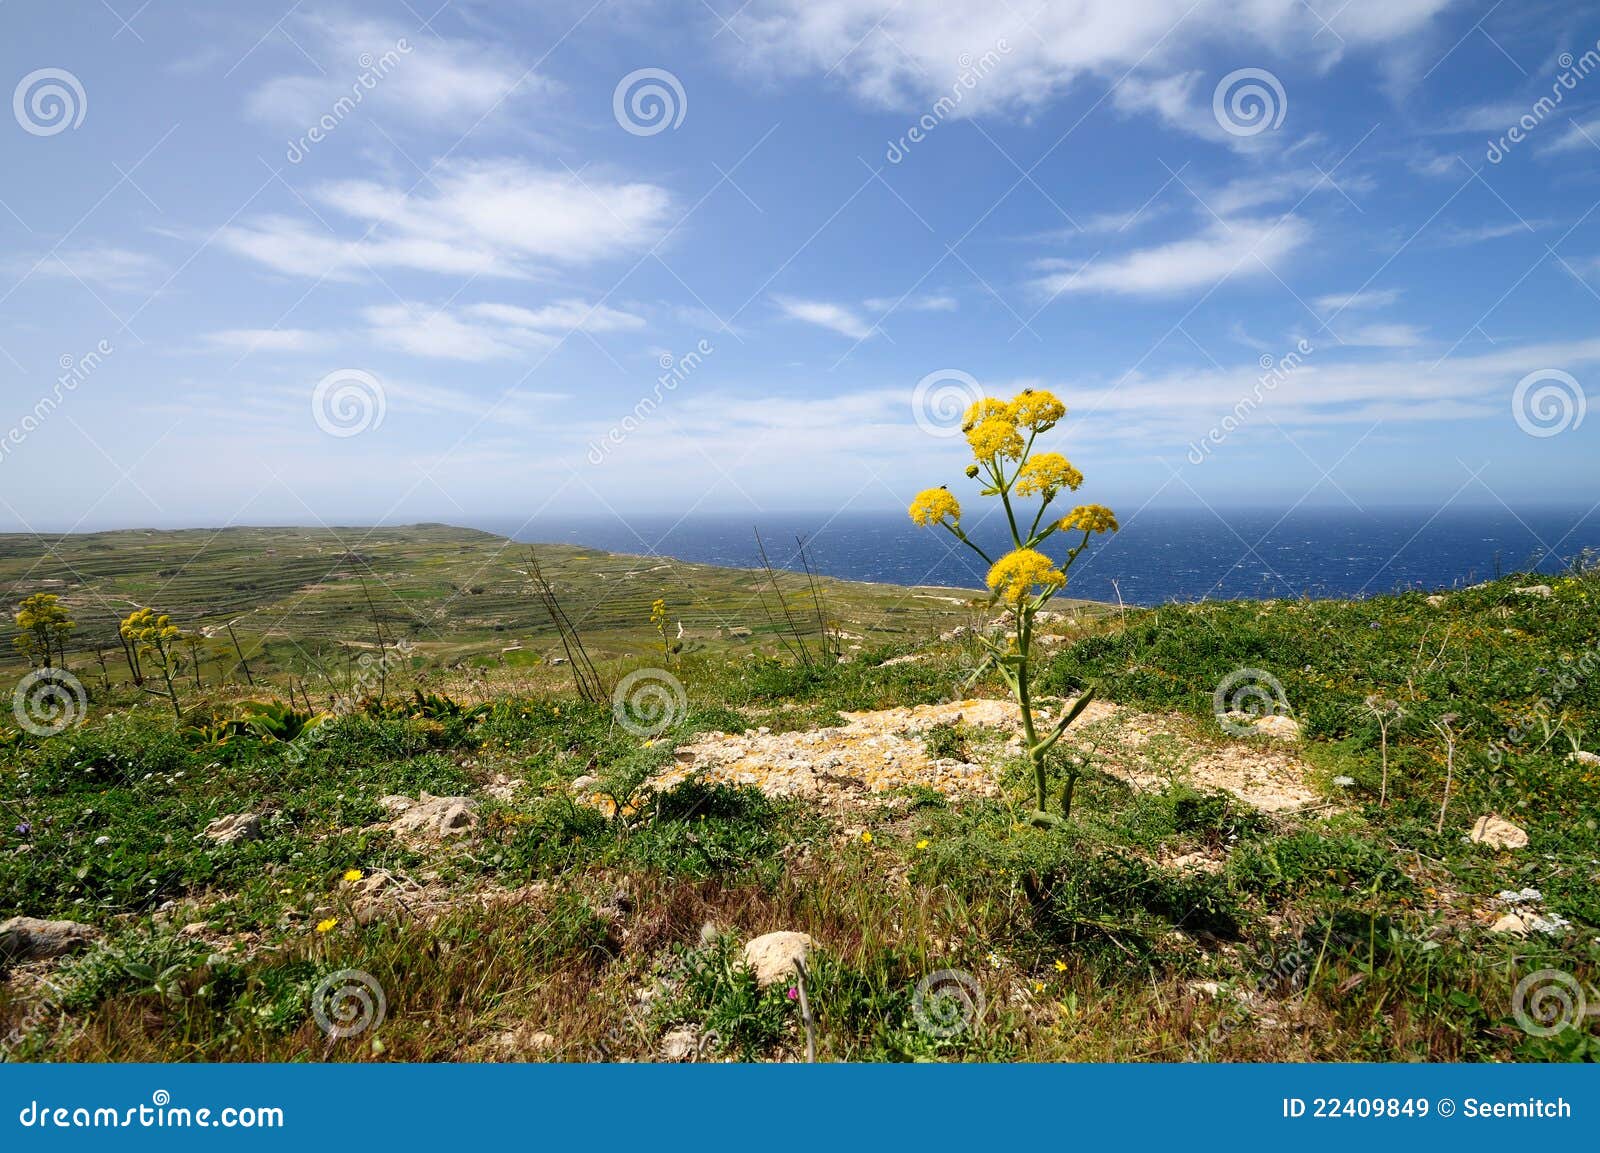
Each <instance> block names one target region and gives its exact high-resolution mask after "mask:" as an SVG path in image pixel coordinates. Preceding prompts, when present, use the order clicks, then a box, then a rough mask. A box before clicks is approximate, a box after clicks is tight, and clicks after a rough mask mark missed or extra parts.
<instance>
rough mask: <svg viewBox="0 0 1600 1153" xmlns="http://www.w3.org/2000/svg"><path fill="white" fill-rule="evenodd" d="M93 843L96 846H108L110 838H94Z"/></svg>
mask: <svg viewBox="0 0 1600 1153" xmlns="http://www.w3.org/2000/svg"><path fill="white" fill-rule="evenodd" d="M94 843H95V844H97V845H109V844H110V843H111V838H110V837H96V838H95V839H94Z"/></svg>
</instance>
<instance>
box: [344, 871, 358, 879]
mask: <svg viewBox="0 0 1600 1153" xmlns="http://www.w3.org/2000/svg"><path fill="white" fill-rule="evenodd" d="M344 879H345V880H347V881H359V880H360V879H361V870H360V869H346V870H345V871H344Z"/></svg>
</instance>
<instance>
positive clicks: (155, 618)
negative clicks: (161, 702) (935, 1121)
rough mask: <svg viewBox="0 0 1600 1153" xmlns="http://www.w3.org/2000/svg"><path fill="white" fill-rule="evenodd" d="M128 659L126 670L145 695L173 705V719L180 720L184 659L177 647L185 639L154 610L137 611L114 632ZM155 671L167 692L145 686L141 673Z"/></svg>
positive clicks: (129, 615) (178, 629)
mask: <svg viewBox="0 0 1600 1153" xmlns="http://www.w3.org/2000/svg"><path fill="white" fill-rule="evenodd" d="M117 635H118V636H119V637H121V638H122V645H123V649H124V651H125V652H126V653H127V656H128V667H129V668H130V669H132V670H133V680H134V683H135V684H136V685H139V686H140V687H141V688H143V689H144V691H145V692H147V693H150V694H151V695H153V696H158V697H166V698H167V700H168V701H170V702H171V703H172V712H173V715H174V716H176V717H177V718H178V720H180V721H181V720H183V708H182V706H181V705H180V704H179V702H178V686H177V678H178V677H179V675H180V674H181V673H182V672H183V655H182V653H181V652H180V651H179V650H178V645H179V644H180V643H181V642H182V641H185V640H187V639H188V637H187V635H186V634H185V633H184V632H183V630H182V629H180V628H178V626H177V625H175V624H173V623H172V618H171V617H169V616H168V615H167V614H166V613H161V614H159V615H158V614H157V613H156V612H155V610H154V609H136V610H135V611H133V612H131V613H129V614H128V616H127V617H126V618H125V619H124V620H123V622H122V624H121V625H120V626H119V627H118V629H117ZM147 668H154V669H155V670H156V672H158V673H160V674H161V679H162V680H163V681H164V682H165V683H166V686H167V687H166V691H165V692H163V691H161V690H160V689H152V688H150V687H149V686H148V685H146V684H145V683H144V670H145V669H147Z"/></svg>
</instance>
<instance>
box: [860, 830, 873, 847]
mask: <svg viewBox="0 0 1600 1153" xmlns="http://www.w3.org/2000/svg"><path fill="white" fill-rule="evenodd" d="M861 843H862V844H863V845H870V844H872V834H871V833H868V832H863V833H862V834H861Z"/></svg>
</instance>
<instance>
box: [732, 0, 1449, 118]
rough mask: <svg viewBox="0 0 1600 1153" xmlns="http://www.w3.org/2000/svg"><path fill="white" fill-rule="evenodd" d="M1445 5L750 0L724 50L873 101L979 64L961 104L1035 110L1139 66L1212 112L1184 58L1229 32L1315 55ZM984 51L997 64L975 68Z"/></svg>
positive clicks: (1183, 107)
mask: <svg viewBox="0 0 1600 1153" xmlns="http://www.w3.org/2000/svg"><path fill="white" fill-rule="evenodd" d="M1448 3H1449V0H1351V2H1350V3H1348V4H1345V5H1344V6H1343V7H1342V8H1339V9H1338V11H1337V12H1336V13H1335V14H1333V15H1332V18H1331V25H1332V30H1333V34H1329V32H1328V31H1327V30H1325V29H1324V27H1323V24H1322V21H1321V19H1320V18H1319V17H1318V16H1317V15H1316V13H1314V12H1312V11H1311V10H1310V9H1309V8H1308V7H1307V6H1306V5H1305V4H1304V3H1302V0H1251V2H1250V3H1247V4H1238V3H1232V2H1229V0H1198V2H1196V0H1140V2H1139V3H1129V2H1128V0H1071V2H1066V0H1063V2H1061V3H1055V4H1037V5H1021V6H1016V7H1011V8H1007V7H1006V6H1005V5H999V6H996V5H971V4H951V3H949V2H948V0H901V2H899V3H896V4H893V5H890V4H886V3H884V0H827V2H818V0H752V3H750V4H748V5H746V6H745V7H744V8H743V9H741V10H740V12H739V14H737V15H736V16H734V17H733V18H732V24H733V27H734V29H735V31H736V32H737V34H738V35H737V37H736V38H735V37H729V38H727V39H728V41H729V43H728V47H727V48H726V49H725V50H726V51H727V52H729V54H730V55H732V56H733V57H734V58H735V59H736V61H737V62H738V64H739V65H741V66H742V67H744V68H745V69H747V70H749V71H750V72H752V73H754V74H757V75H760V76H762V77H763V78H766V77H770V76H772V75H779V76H782V75H796V74H808V73H809V74H814V75H819V76H827V77H829V78H831V79H833V80H835V81H842V82H843V83H845V84H847V85H848V86H849V87H850V88H851V89H852V90H853V91H854V92H855V94H856V95H857V96H858V97H859V98H860V99H861V100H863V101H865V102H866V103H868V104H871V105H874V106H878V107H888V108H896V109H900V110H905V111H911V110H920V109H922V108H925V107H927V106H929V105H931V104H932V102H933V101H935V100H937V99H938V98H939V97H940V96H949V95H950V94H951V92H952V91H953V90H954V89H955V88H956V86H957V85H959V84H960V78H961V76H962V75H963V74H967V75H969V76H970V75H973V74H974V73H980V75H978V77H977V78H976V80H975V81H974V83H973V84H972V86H971V88H970V89H968V88H963V89H962V93H961V96H962V98H961V100H960V102H959V104H958V105H957V106H956V108H955V110H954V112H953V114H954V115H958V116H962V115H976V114H980V113H992V112H994V111H997V110H1002V109H1017V110H1023V111H1026V110H1028V109H1031V108H1036V107H1039V106H1041V105H1043V104H1046V103H1048V102H1049V101H1050V100H1052V99H1053V98H1055V97H1056V96H1057V95H1059V94H1060V93H1061V92H1063V91H1065V90H1066V89H1067V88H1069V87H1070V86H1072V85H1073V84H1074V83H1075V82H1077V81H1079V80H1081V79H1083V78H1085V77H1096V78H1099V79H1101V80H1116V79H1117V78H1119V77H1121V76H1122V75H1123V74H1124V73H1127V72H1129V71H1130V70H1135V69H1137V70H1138V71H1137V72H1135V73H1134V74H1133V75H1130V76H1129V77H1128V79H1129V80H1130V81H1134V82H1136V85H1137V95H1135V96H1133V97H1131V98H1132V99H1133V100H1134V101H1135V103H1138V104H1141V105H1142V106H1144V107H1146V108H1149V109H1151V110H1154V111H1157V112H1158V113H1160V114H1162V115H1170V116H1172V117H1175V118H1176V119H1177V120H1178V121H1180V122H1182V121H1185V120H1187V119H1189V118H1190V117H1191V115H1192V113H1193V109H1194V107H1195V105H1196V103H1197V102H1198V97H1199V96H1201V95H1203V96H1204V97H1205V100H1204V103H1205V105H1206V115H1207V116H1209V114H1210V110H1209V105H1210V86H1211V83H1214V81H1215V80H1217V79H1220V78H1221V74H1220V73H1219V74H1218V75H1217V76H1216V77H1212V76H1210V75H1209V74H1207V75H1206V76H1205V80H1206V81H1208V83H1206V84H1205V85H1200V84H1199V83H1198V81H1197V79H1195V78H1194V77H1192V76H1190V75H1189V69H1187V68H1185V67H1183V66H1182V65H1181V62H1182V61H1184V60H1185V59H1192V58H1193V52H1194V50H1195V48H1196V47H1197V46H1198V45H1201V44H1203V43H1205V42H1213V43H1218V44H1223V45H1226V46H1227V47H1228V48H1229V49H1230V54H1232V55H1235V56H1237V55H1240V54H1245V55H1263V54H1265V53H1266V52H1268V51H1270V52H1272V53H1273V54H1276V55H1283V56H1288V57H1292V58H1296V59H1298V60H1304V59H1306V58H1307V57H1309V58H1310V62H1311V63H1312V64H1313V65H1315V64H1318V63H1321V62H1325V61H1328V60H1331V59H1333V58H1335V57H1336V56H1337V54H1338V53H1340V52H1342V51H1352V50H1356V49H1360V48H1363V47H1369V46H1372V45H1391V44H1394V45H1398V44H1401V43H1402V42H1403V40H1404V38H1408V37H1413V36H1415V35H1416V34H1418V33H1420V32H1421V31H1422V30H1423V29H1424V27H1425V26H1426V25H1427V23H1428V21H1429V20H1430V19H1431V18H1432V16H1433V15H1434V14H1435V13H1436V12H1438V11H1440V10H1441V9H1443V8H1445V7H1446V6H1447V5H1448ZM1002 42H1004V50H1003V51H1002V48H1001V44H1002ZM1250 50H1254V51H1253V52H1252V51H1250ZM986 54H992V60H993V63H992V66H990V67H983V68H980V67H979V62H982V61H984V60H985V59H988V58H991V57H988V56H986ZM1102 87H1104V86H1102ZM1201 87H1204V89H1205V91H1204V92H1203V93H1201V92H1200V91H1199V89H1200V88H1201ZM1097 94H1098V93H1097ZM1292 99H1293V97H1292V94H1291V100H1292ZM1214 129H1215V125H1214V124H1213V125H1212V129H1211V130H1214ZM1208 131H1209V130H1208Z"/></svg>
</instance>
